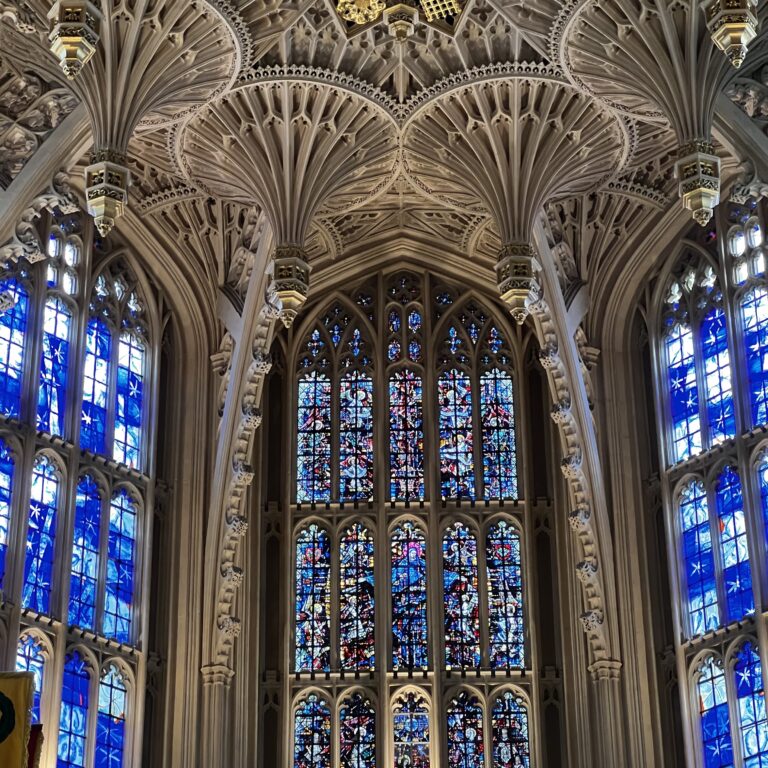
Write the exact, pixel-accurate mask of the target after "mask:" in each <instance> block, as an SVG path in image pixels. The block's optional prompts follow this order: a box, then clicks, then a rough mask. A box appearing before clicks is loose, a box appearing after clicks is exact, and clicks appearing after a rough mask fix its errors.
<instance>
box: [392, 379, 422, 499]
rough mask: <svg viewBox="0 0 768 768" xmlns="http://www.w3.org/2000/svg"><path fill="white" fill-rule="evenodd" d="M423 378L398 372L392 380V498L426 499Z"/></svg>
mask: <svg viewBox="0 0 768 768" xmlns="http://www.w3.org/2000/svg"><path fill="white" fill-rule="evenodd" d="M421 398H422V387H421V378H420V377H419V376H417V375H416V374H415V373H414V372H413V371H409V370H404V371H397V372H396V373H393V374H392V376H390V379H389V493H390V498H391V499H402V500H405V501H408V500H410V499H423V498H424V431H423V425H422V402H421Z"/></svg>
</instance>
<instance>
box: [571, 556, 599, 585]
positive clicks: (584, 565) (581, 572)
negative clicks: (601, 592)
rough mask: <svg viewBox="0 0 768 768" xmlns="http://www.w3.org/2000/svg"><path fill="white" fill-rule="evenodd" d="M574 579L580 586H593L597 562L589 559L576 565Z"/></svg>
mask: <svg viewBox="0 0 768 768" xmlns="http://www.w3.org/2000/svg"><path fill="white" fill-rule="evenodd" d="M576 577H577V578H578V580H579V581H580V582H581V583H582V584H594V583H595V581H596V577H597V561H596V560H595V559H594V558H590V559H589V560H582V561H581V562H580V563H577V564H576Z"/></svg>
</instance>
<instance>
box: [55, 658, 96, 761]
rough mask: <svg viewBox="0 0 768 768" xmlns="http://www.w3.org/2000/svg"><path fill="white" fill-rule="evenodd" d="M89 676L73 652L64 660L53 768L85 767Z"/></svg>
mask: <svg viewBox="0 0 768 768" xmlns="http://www.w3.org/2000/svg"><path fill="white" fill-rule="evenodd" d="M90 685H91V675H90V672H89V669H88V665H87V663H86V662H85V660H84V659H83V657H82V656H81V655H80V654H79V653H78V652H77V651H74V652H73V653H69V654H67V657H66V659H65V661H64V685H63V687H62V692H61V714H60V717H59V746H58V760H57V761H56V766H57V768H85V766H86V762H85V758H86V740H87V738H88V699H89V696H90Z"/></svg>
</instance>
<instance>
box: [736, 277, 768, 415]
mask: <svg viewBox="0 0 768 768" xmlns="http://www.w3.org/2000/svg"><path fill="white" fill-rule="evenodd" d="M741 318H742V323H743V326H744V350H745V354H746V358H747V374H748V379H749V402H750V408H751V414H752V425H753V426H755V427H756V426H759V425H760V424H765V423H766V422H768V365H767V364H766V360H768V289H766V288H765V287H762V286H758V287H755V288H753V289H752V290H750V291H748V292H747V293H745V294H744V297H743V298H742V300H741Z"/></svg>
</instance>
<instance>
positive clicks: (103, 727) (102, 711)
mask: <svg viewBox="0 0 768 768" xmlns="http://www.w3.org/2000/svg"><path fill="white" fill-rule="evenodd" d="M127 704H128V689H127V688H126V685H125V680H124V679H123V676H122V675H121V674H120V672H119V670H118V669H117V667H115V666H114V665H111V666H110V667H108V669H107V671H106V672H105V673H104V675H103V676H102V678H101V680H100V681H99V712H98V717H97V719H96V764H95V765H96V768H122V765H123V755H124V753H125V747H126V743H125V742H126V733H125V713H126V708H127Z"/></svg>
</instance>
